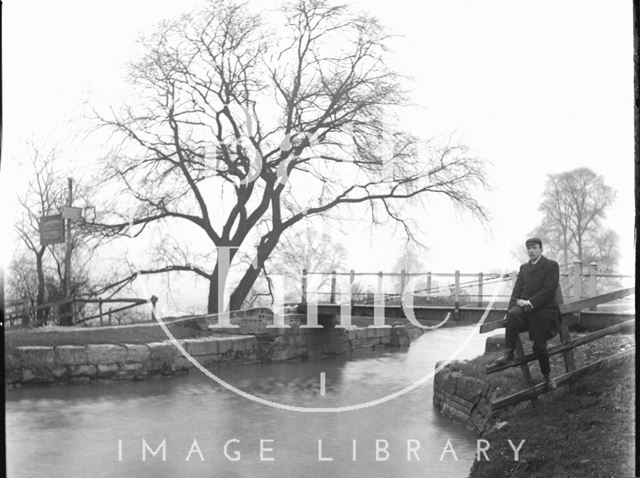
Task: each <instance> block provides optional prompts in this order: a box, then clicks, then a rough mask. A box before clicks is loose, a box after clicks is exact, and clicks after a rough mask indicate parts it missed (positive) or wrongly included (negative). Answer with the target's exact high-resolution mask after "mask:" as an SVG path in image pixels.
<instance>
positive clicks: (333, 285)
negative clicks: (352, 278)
mask: <svg viewBox="0 0 640 478" xmlns="http://www.w3.org/2000/svg"><path fill="white" fill-rule="evenodd" d="M329 303H330V304H335V303H336V271H331V295H330V296H329Z"/></svg>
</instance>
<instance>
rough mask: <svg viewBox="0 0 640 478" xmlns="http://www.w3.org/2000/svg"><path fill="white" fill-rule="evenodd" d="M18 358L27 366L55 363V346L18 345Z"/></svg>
mask: <svg viewBox="0 0 640 478" xmlns="http://www.w3.org/2000/svg"><path fill="white" fill-rule="evenodd" d="M16 358H17V359H18V360H19V362H20V363H21V364H22V365H23V366H25V367H29V365H33V366H43V365H53V362H54V352H53V347H35V346H34V347H18V348H17V349H16Z"/></svg>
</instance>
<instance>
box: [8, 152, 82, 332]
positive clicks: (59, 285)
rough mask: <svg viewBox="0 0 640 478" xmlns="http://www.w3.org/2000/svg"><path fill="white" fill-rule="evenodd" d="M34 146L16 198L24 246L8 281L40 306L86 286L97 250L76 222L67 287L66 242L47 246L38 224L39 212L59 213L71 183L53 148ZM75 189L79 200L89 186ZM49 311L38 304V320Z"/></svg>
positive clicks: (18, 227) (15, 290) (17, 226)
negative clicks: (26, 175) (27, 173)
mask: <svg viewBox="0 0 640 478" xmlns="http://www.w3.org/2000/svg"><path fill="white" fill-rule="evenodd" d="M30 149H31V151H30V158H29V161H28V162H25V167H28V168H29V169H30V170H31V172H32V179H31V180H30V181H29V183H28V184H27V188H26V190H25V191H24V192H23V193H22V194H21V195H20V196H19V197H18V201H19V203H20V206H21V213H22V214H21V216H20V218H19V219H18V221H17V223H16V224H15V229H16V231H17V233H18V235H19V237H20V240H21V244H22V247H23V248H24V249H23V250H18V251H17V253H16V256H15V257H16V258H18V259H16V260H14V261H13V262H12V264H11V266H10V272H9V284H10V286H11V288H10V293H11V294H15V295H16V296H17V297H20V298H26V299H28V300H29V302H30V303H31V305H35V306H39V305H42V304H44V303H46V302H51V301H57V300H62V299H64V298H66V297H68V296H69V295H72V296H73V295H76V294H78V293H80V292H86V291H87V289H88V284H89V278H88V272H87V265H88V262H89V259H90V257H91V255H92V254H93V250H94V249H93V248H88V247H84V246H85V245H86V241H87V238H88V235H89V234H90V232H89V231H88V230H85V229H83V228H82V227H74V228H73V229H72V230H71V231H67V234H69V233H70V234H71V240H70V250H69V253H70V254H71V258H72V264H73V269H74V271H75V274H74V276H73V280H71V281H69V284H70V290H69V291H67V290H66V284H67V280H66V278H67V274H69V273H70V271H68V270H67V268H66V267H65V265H64V255H65V254H66V250H65V248H66V245H43V244H42V243H41V242H40V226H39V223H40V218H41V217H43V216H50V215H53V214H58V213H60V210H61V208H62V206H64V205H65V204H66V201H67V187H66V186H67V182H66V180H65V178H64V177H62V176H61V175H60V174H59V172H58V170H57V169H56V158H57V153H56V151H55V149H52V150H49V151H48V152H46V153H44V152H43V151H42V148H40V147H38V146H36V145H35V144H31V145H30ZM73 193H74V195H75V196H76V197H78V198H79V199H81V200H82V197H84V196H85V191H83V190H81V189H80V188H79V187H78V186H77V185H76V186H75V187H74V191H73ZM29 256H31V257H30V258H29ZM45 315H46V310H45V309H38V314H37V316H36V318H37V319H38V322H40V321H41V320H42V319H43V318H44V316H45Z"/></svg>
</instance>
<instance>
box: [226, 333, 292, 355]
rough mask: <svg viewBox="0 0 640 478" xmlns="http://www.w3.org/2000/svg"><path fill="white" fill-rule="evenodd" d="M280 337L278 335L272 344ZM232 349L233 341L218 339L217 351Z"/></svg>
mask: <svg viewBox="0 0 640 478" xmlns="http://www.w3.org/2000/svg"><path fill="white" fill-rule="evenodd" d="M278 339H280V337H278V338H276V340H275V341H274V344H275V343H276V342H277V341H278ZM231 350H233V342H232V341H231V340H229V338H224V339H218V353H219V354H226V353H227V352H229V351H231Z"/></svg>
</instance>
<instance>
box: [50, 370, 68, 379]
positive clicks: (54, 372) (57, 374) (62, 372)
mask: <svg viewBox="0 0 640 478" xmlns="http://www.w3.org/2000/svg"><path fill="white" fill-rule="evenodd" d="M66 373H67V369H66V367H54V368H52V369H51V375H53V376H54V377H55V378H57V379H60V378H62V377H64V376H65V374H66Z"/></svg>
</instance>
